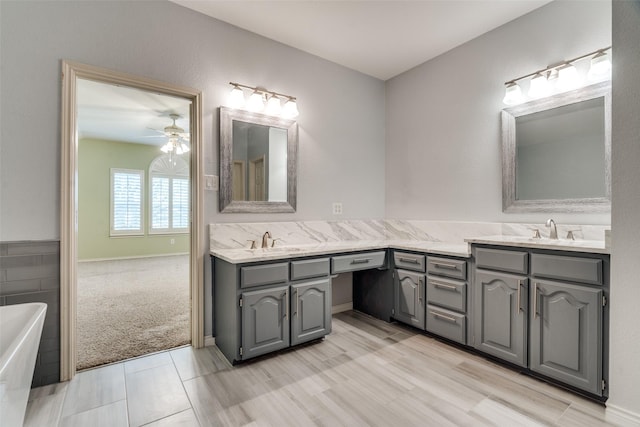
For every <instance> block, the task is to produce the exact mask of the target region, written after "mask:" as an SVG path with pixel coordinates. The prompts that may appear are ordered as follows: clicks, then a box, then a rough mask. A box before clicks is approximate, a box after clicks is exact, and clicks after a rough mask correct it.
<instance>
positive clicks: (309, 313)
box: [291, 278, 331, 345]
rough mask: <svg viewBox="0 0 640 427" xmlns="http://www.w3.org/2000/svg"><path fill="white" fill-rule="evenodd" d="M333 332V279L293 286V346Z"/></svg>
mask: <svg viewBox="0 0 640 427" xmlns="http://www.w3.org/2000/svg"><path fill="white" fill-rule="evenodd" d="M330 332H331V279H328V278H327V279H321V280H315V281H313V282H305V283H301V284H297V285H292V286H291V345H296V344H300V343H303V342H306V341H311V340H314V339H317V338H322V337H323V336H325V335H327V334H329V333H330Z"/></svg>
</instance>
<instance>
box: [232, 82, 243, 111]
mask: <svg viewBox="0 0 640 427" xmlns="http://www.w3.org/2000/svg"><path fill="white" fill-rule="evenodd" d="M229 107H231V108H242V107H244V92H243V91H242V89H240V86H234V87H233V89H231V93H229Z"/></svg>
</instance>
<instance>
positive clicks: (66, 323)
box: [60, 61, 205, 381]
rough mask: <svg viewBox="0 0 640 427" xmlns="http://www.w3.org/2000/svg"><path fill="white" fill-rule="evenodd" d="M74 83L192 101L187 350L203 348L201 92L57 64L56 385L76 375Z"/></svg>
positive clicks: (75, 117) (99, 69)
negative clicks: (126, 88)
mask: <svg viewBox="0 0 640 427" xmlns="http://www.w3.org/2000/svg"><path fill="white" fill-rule="evenodd" d="M78 78H82V79H87V80H93V81H98V82H103V83H108V84H117V85H122V86H129V87H133V88H137V89H142V90H148V91H153V92H156V93H160V94H164V95H170V96H176V97H180V98H185V99H187V100H190V101H191V114H190V116H191V117H190V127H189V128H190V131H191V138H190V145H191V151H190V153H191V162H190V168H191V209H192V211H191V227H190V233H191V243H190V245H191V247H190V253H191V256H190V265H189V283H190V288H191V289H190V294H191V345H192V346H193V347H196V348H200V347H202V346H203V345H204V250H205V248H204V244H203V243H204V238H203V236H204V234H205V233H204V231H205V230H204V203H203V188H204V187H203V182H204V179H203V172H204V168H203V159H204V155H203V152H202V127H201V126H202V123H201V116H202V92H200V91H197V90H195V89H192V88H188V87H184V86H177V85H173V84H169V83H165V82H160V81H157V80H152V79H148V78H146V77H139V76H135V75H131V74H126V73H121V72H118V71H112V70H108V69H105V68H99V67H94V66H91V65H85V64H80V63H77V62H71V61H62V111H61V113H62V114H61V116H62V123H61V130H62V153H61V167H60V178H61V180H60V186H61V193H60V381H67V380H70V379H71V378H73V376H74V375H75V373H76V287H77V256H78V254H77V238H78V200H77V198H78V188H77V177H78V136H77V133H76V128H77V103H76V94H77V93H76V82H77V79H78Z"/></svg>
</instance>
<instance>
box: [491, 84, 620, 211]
mask: <svg viewBox="0 0 640 427" xmlns="http://www.w3.org/2000/svg"><path fill="white" fill-rule="evenodd" d="M502 153H503V155H502V180H503V181H502V201H503V211H504V212H583V213H587V212H590V213H593V212H608V211H610V210H611V84H610V82H608V81H607V82H603V83H598V84H595V85H591V86H587V87H584V88H581V89H578V90H575V91H571V92H565V93H561V94H558V95H554V96H551V97H547V98H544V99H539V100H536V101H532V102H528V103H525V104H521V105H518V106H515V107H511V108H508V109H505V110H503V111H502Z"/></svg>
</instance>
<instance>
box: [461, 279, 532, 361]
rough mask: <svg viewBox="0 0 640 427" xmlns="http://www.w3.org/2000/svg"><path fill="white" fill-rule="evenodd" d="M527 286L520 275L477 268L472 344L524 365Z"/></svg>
mask: <svg viewBox="0 0 640 427" xmlns="http://www.w3.org/2000/svg"><path fill="white" fill-rule="evenodd" d="M527 286H528V279H527V278H526V277H523V276H518V275H513V274H508V273H502V272H493V271H480V270H477V271H476V274H475V284H474V287H475V289H474V290H475V307H474V312H475V321H474V326H475V348H477V349H478V350H481V351H483V352H485V353H489V354H492V355H494V356H497V357H499V358H501V359H503V360H506V361H508V362H511V363H514V364H517V365H520V366H526V365H527V295H528V293H527Z"/></svg>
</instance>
